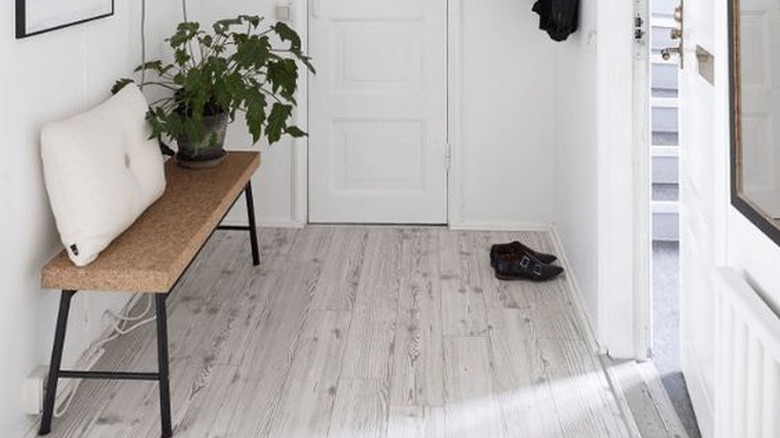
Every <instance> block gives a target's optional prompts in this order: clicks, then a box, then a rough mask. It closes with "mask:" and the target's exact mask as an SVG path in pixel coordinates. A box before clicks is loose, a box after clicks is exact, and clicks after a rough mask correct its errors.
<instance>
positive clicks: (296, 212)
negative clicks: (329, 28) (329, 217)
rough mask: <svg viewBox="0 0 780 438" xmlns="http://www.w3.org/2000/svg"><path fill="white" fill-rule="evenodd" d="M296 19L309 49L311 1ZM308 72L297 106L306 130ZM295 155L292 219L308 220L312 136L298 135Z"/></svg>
mask: <svg viewBox="0 0 780 438" xmlns="http://www.w3.org/2000/svg"><path fill="white" fill-rule="evenodd" d="M293 1H294V0H293ZM292 16H293V21H294V23H301V25H300V26H296V27H297V28H298V33H299V34H300V36H301V41H302V42H303V51H304V53H307V52H308V50H309V2H308V0H299V1H298V2H297V7H293V13H292ZM301 71H302V72H305V76H303V75H302V76H303V77H302V78H301V79H300V80H299V81H298V92H299V93H300V95H301V96H305V99H300V101H299V102H300V105H299V106H297V107H296V109H295V120H296V122H297V123H298V124H299V127H300V128H301V129H303V130H304V131H307V132H308V131H309V129H308V128H309V80H310V78H311V74H310V73H308V71H307V70H305V68H304V69H303V70H301ZM292 148H293V150H292V157H291V160H290V173H291V178H292V180H291V181H290V184H291V193H290V194H291V195H292V199H291V200H290V201H291V202H290V220H292V221H293V222H295V223H305V222H307V221H308V218H309V182H308V175H309V137H303V138H299V139H296V140H295V141H293V144H292Z"/></svg>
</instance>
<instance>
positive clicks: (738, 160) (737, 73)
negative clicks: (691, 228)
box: [729, 0, 780, 245]
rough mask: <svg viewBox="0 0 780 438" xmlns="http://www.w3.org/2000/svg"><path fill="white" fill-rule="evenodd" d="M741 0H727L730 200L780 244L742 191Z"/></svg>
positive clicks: (778, 231)
mask: <svg viewBox="0 0 780 438" xmlns="http://www.w3.org/2000/svg"><path fill="white" fill-rule="evenodd" d="M739 11H740V0H731V1H729V51H730V53H729V70H730V71H729V87H730V99H729V100H730V102H731V103H730V106H731V108H730V113H731V114H730V120H731V204H732V205H733V206H734V208H736V209H737V210H738V211H739V212H740V213H742V214H743V215H744V216H745V217H746V218H748V220H750V222H752V223H753V225H755V226H756V227H758V228H759V229H760V230H761V231H763V232H764V234H766V235H767V236H768V237H769V238H770V239H772V240H773V241H774V242H775V243H776V244H778V245H780V228H778V225H776V222H775V220H773V219H772V218H771V217H769V216H768V215H767V214H765V213H764V212H763V211H762V210H761V208H760V207H759V206H758V205H756V204H755V203H753V202H751V201H750V199H748V198H747V197H745V196H744V194H743V190H742V189H743V178H742V176H743V173H742V90H741V88H742V83H741V80H740V78H741V73H742V64H741V62H740V61H741V57H740V20H739Z"/></svg>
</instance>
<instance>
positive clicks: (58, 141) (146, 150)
mask: <svg viewBox="0 0 780 438" xmlns="http://www.w3.org/2000/svg"><path fill="white" fill-rule="evenodd" d="M146 111H147V102H146V99H145V98H144V96H143V94H141V91H140V90H139V89H138V87H137V86H135V85H133V84H130V85H127V86H125V87H124V88H123V89H122V90H121V91H119V93H117V94H116V95H114V96H113V97H111V98H110V99H109V100H107V101H106V102H104V103H102V104H101V105H99V106H97V107H96V108H93V109H91V110H89V111H86V112H84V113H81V114H79V115H77V116H74V117H72V118H70V119H67V120H63V121H59V122H54V123H50V124H48V125H46V126H45V127H44V128H43V131H42V133H41V157H42V159H43V174H44V178H45V180H46V190H47V191H48V192H49V201H50V202H51V208H52V211H53V212H54V218H55V220H56V222H57V229H58V230H59V233H60V238H61V239H62V243H63V245H65V248H66V250H67V251H68V255H69V256H70V259H71V260H73V263H75V264H76V265H77V266H86V265H87V264H89V263H91V262H92V261H93V260H95V259H96V258H97V256H98V254H99V253H100V251H102V250H103V249H105V248H106V247H107V246H108V245H109V244H110V243H111V241H113V240H114V239H115V238H116V237H117V236H119V235H120V234H121V233H122V232H123V231H124V230H126V229H127V228H128V227H130V225H132V224H133V222H135V220H136V219H137V218H138V216H140V215H141V213H143V212H144V210H146V208H147V207H149V206H150V205H151V204H152V203H153V202H154V201H156V200H157V198H159V197H160V195H162V193H163V192H164V191H165V172H164V170H163V156H162V154H161V153H160V148H159V146H158V144H157V141H156V140H150V139H149V135H150V133H151V128H150V126H149V124H148V123H147V122H146V119H145V115H146Z"/></svg>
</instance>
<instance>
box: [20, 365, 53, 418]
mask: <svg viewBox="0 0 780 438" xmlns="http://www.w3.org/2000/svg"><path fill="white" fill-rule="evenodd" d="M48 372H49V367H47V366H46V365H38V366H37V367H35V369H34V370H33V371H32V372H31V373H30V374H29V375H28V376H27V378H26V379H24V412H25V413H27V414H30V415H38V414H40V413H41V411H42V410H43V388H44V386H45V384H46V377H47V376H46V375H47V374H48Z"/></svg>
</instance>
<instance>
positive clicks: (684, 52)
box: [664, 0, 727, 436]
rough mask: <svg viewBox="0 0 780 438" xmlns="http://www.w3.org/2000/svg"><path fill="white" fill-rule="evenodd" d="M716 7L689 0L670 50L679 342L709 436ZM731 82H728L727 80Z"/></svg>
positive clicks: (715, 220)
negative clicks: (675, 75) (676, 104)
mask: <svg viewBox="0 0 780 438" xmlns="http://www.w3.org/2000/svg"><path fill="white" fill-rule="evenodd" d="M715 7H716V5H714V3H713V2H712V1H711V0H685V1H684V4H682V3H681V4H680V6H679V8H678V9H677V12H676V14H675V20H676V21H677V22H678V24H679V28H678V29H673V30H672V32H673V33H674V34H675V37H676V38H675V41H677V42H679V44H680V45H679V47H671V48H669V49H667V50H665V54H664V56H666V57H668V56H680V57H681V58H682V59H680V66H681V68H682V70H681V72H680V272H681V274H680V337H681V339H680V345H681V350H682V351H681V362H682V369H683V374H684V375H685V379H686V383H687V385H688V390H689V393H690V396H691V402H692V403H693V408H694V411H695V412H696V416H697V419H698V422H699V427H700V429H701V432H702V435H703V436H712V433H713V430H712V426H713V401H712V400H711V398H710V394H711V392H710V391H709V390H707V388H711V387H712V383H713V382H712V379H713V378H714V369H711V368H712V367H711V366H709V365H708V364H714V363H715V362H714V345H715V339H714V336H713V332H714V322H713V320H714V318H715V303H714V297H713V292H712V291H713V285H712V280H711V276H712V272H713V270H714V267H715V265H716V263H718V260H717V254H718V242H717V236H718V235H719V234H718V231H720V230H719V229H718V228H719V227H718V214H719V212H718V211H717V210H716V206H717V205H718V203H717V195H716V190H715V189H716V187H717V183H716V177H717V176H718V173H719V172H718V171H717V170H716V164H717V162H716V157H717V153H716V151H715V149H714V146H715V145H716V144H718V143H717V142H716V141H715V138H714V137H715V129H714V128H715V121H716V119H715V117H716V111H714V110H713V108H715V107H716V106H715V105H716V103H717V100H718V99H717V88H716V84H717V86H718V87H722V86H724V85H723V84H724V82H723V81H724V80H726V78H719V79H718V81H717V82H716V78H715V77H714V73H715V69H714V67H713V65H714V57H713V55H712V54H713V53H715V48H716V47H715V46H716V37H717V35H716V30H717V29H716V20H715ZM725 83H727V82H725Z"/></svg>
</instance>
